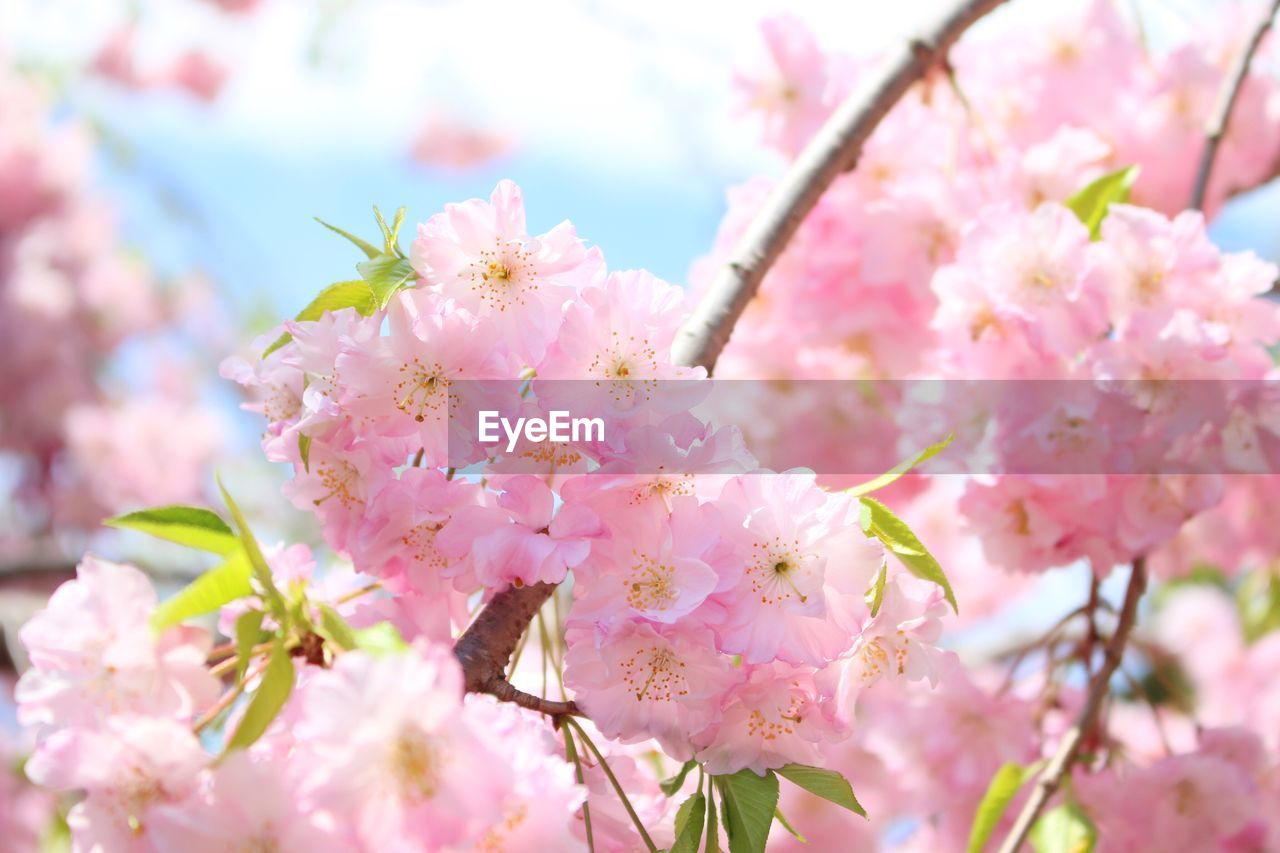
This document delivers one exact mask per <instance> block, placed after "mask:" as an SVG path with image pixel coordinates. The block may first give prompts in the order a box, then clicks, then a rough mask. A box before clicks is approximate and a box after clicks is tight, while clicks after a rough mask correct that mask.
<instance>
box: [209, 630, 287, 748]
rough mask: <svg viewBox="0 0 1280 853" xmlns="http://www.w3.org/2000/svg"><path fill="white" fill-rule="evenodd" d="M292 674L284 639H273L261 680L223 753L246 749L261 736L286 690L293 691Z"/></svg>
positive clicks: (285, 698) (278, 707)
mask: <svg viewBox="0 0 1280 853" xmlns="http://www.w3.org/2000/svg"><path fill="white" fill-rule="evenodd" d="M293 674H294V673H293V657H292V656H291V655H290V654H289V650H288V649H286V648H285V645H284V641H282V640H277V641H276V644H275V647H274V648H273V649H272V650H271V658H270V660H268V661H267V668H266V670H264V671H263V673H262V680H261V681H259V682H258V689H257V690H255V691H254V692H253V698H252V699H250V700H249V707H247V708H245V711H244V716H243V717H241V718H240V725H238V726H236V730H235V731H234V732H233V733H232V735H231V737H230V738H229V739H228V740H227V745H226V747H225V748H224V750H223V753H224V754H225V753H227V752H231V751H232V750H235V749H247V748H248V747H250V746H252V745H253V744H254V743H255V742H256V741H257V740H258V738H260V737H262V733H263V732H265V731H266V730H267V727H268V726H270V725H271V721H272V720H274V719H275V718H276V716H277V715H278V714H279V713H280V709H281V708H283V707H284V703H285V702H287V701H289V694H291V693H292V692H293Z"/></svg>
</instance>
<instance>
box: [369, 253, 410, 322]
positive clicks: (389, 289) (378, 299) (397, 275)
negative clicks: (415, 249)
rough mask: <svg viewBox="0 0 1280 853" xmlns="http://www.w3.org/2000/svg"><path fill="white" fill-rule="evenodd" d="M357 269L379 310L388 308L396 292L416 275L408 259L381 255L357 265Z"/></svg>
mask: <svg viewBox="0 0 1280 853" xmlns="http://www.w3.org/2000/svg"><path fill="white" fill-rule="evenodd" d="M356 269H357V270H358V271H359V272H360V275H362V276H364V280H365V282H367V283H368V286H369V289H370V290H371V291H373V299H374V305H376V306H377V307H378V308H379V309H381V308H386V307H387V303H388V302H390V301H391V297H393V296H395V295H396V291H397V290H399V289H400V288H401V287H403V286H404V285H405V283H406V282H408V281H409V279H411V278H414V277H415V275H416V273H415V272H414V271H413V265H412V264H410V263H409V261H408V260H407V259H406V258H401V257H397V256H395V255H379V256H378V257H376V258H370V259H369V260H367V261H361V262H360V263H358V264H356Z"/></svg>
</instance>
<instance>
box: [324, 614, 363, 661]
mask: <svg viewBox="0 0 1280 853" xmlns="http://www.w3.org/2000/svg"><path fill="white" fill-rule="evenodd" d="M318 607H319V610H320V624H319V625H317V626H316V632H317V633H319V634H320V636H321V637H324V639H325V640H326V641H327V642H328V643H330V644H331V645H334V646H337V647H338V648H339V649H341V650H342V651H344V652H349V651H351V650H352V649H354V648H356V647H357V646H358V645H359V641H358V640H357V639H356V634H355V631H353V630H352V629H351V626H350V625H348V624H347V620H345V619H343V618H342V617H341V616H339V615H338V611H336V610H334V609H333V608H332V607H330V606H329V605H327V604H321V605H318Z"/></svg>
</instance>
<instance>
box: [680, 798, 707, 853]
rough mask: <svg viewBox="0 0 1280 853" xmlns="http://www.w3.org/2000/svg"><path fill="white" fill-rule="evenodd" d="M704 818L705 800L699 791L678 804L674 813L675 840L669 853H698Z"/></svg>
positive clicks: (705, 815) (705, 813)
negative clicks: (677, 808)
mask: <svg viewBox="0 0 1280 853" xmlns="http://www.w3.org/2000/svg"><path fill="white" fill-rule="evenodd" d="M706 817H707V798H706V797H704V796H703V795H702V792H701V791H698V792H697V793H695V794H694V795H693V796H692V797H690V798H689V799H687V800H685V801H684V802H683V803H681V804H680V808H679V810H678V811H677V812H676V840H675V843H674V844H672V845H671V853H698V842H700V841H701V840H702V829H703V826H702V824H703V822H704V821H705V820H706Z"/></svg>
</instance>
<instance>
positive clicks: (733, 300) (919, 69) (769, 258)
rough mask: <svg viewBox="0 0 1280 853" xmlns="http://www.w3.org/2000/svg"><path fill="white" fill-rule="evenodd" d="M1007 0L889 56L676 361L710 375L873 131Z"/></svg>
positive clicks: (979, 4) (964, 6) (754, 234)
mask: <svg viewBox="0 0 1280 853" xmlns="http://www.w3.org/2000/svg"><path fill="white" fill-rule="evenodd" d="M1003 2H1005V0H958V2H954V3H952V5H951V8H950V9H949V10H947V11H946V12H945V13H944V14H943V15H942V16H941V17H940V18H939V19H938V20H937V21H936V22H934V23H933V24H932V25H931V26H929V27H926V28H925V29H924V30H922V31H921V32H920V33H919V34H918V35H917V36H916V37H915V38H912V39H909V40H908V41H906V42H905V43H903V45H902V46H901V47H900V48H899V49H898V50H897V51H896V52H894V53H892V54H890V55H889V56H887V57H886V58H885V60H884V62H883V64H882V65H881V66H880V68H879V70H878V71H877V72H876V73H874V74H872V75H871V76H870V78H869V79H868V80H867V81H866V82H865V83H864V84H863V85H862V86H861V87H860V88H859V89H858V90H857V91H855V92H854V93H853V94H852V95H850V96H849V97H848V98H847V99H845V101H844V102H843V103H841V104H840V106H839V107H837V108H836V111H835V112H834V113H832V114H831V117H830V118H828V119H827V122H826V124H824V125H823V126H822V128H821V129H820V130H819V131H818V132H817V134H815V135H814V137H813V139H812V140H810V141H809V144H808V145H807V146H805V149H804V150H803V151H802V152H800V156H798V157H797V158H796V159H795V162H793V163H792V164H791V167H790V168H789V169H788V170H787V173H786V174H785V175H784V176H783V177H782V180H781V181H780V182H779V183H778V185H777V186H776V187H774V189H773V193H772V194H771V195H770V196H769V199H768V201H767V202H765V205H764V207H763V208H762V209H761V210H760V212H759V213H757V214H756V216H755V218H754V219H753V220H752V221H751V224H750V225H748V226H747V230H746V232H745V233H744V234H743V235H742V238H741V239H740V240H739V241H738V245H737V246H736V247H735V248H734V250H733V253H732V254H731V255H730V256H729V259H728V261H727V262H726V263H725V265H724V267H723V268H722V269H721V270H720V272H719V273H718V274H717V275H716V278H715V280H714V281H712V283H711V287H710V289H709V290H708V291H707V294H706V296H705V297H703V299H702V301H701V302H700V303H699V304H698V306H697V307H696V308H695V309H694V311H693V314H692V316H690V318H689V320H688V322H686V323H685V325H684V328H682V329H681V330H680V334H679V335H677V337H676V341H675V345H674V348H673V354H674V357H675V361H676V362H677V363H679V364H685V365H702V366H703V367H705V368H707V370H708V372H710V371H711V370H712V369H713V368H714V367H715V363H716V359H718V358H719V357H720V351H721V350H723V349H724V346H725V344H726V343H728V341H729V334H730V332H732V330H733V326H734V324H735V323H736V322H737V321H738V318H739V317H740V316H741V315H742V312H743V310H745V309H746V307H747V303H748V302H750V301H751V299H752V297H754V296H755V295H756V291H757V290H759V289H760V282H761V281H762V280H763V279H764V276H765V273H767V272H768V271H769V268H770V267H771V266H773V263H774V261H776V260H777V259H778V256H779V255H781V254H782V251H783V249H785V248H786V246H787V243H788V242H790V240H791V238H792V237H793V236H794V235H795V233H796V230H797V229H798V228H799V227H800V224H801V223H802V222H803V221H804V219H805V217H806V216H808V215H809V212H810V211H811V210H813V208H814V206H815V205H816V204H817V203H818V199H819V198H821V197H822V194H823V193H824V192H826V190H827V188H828V187H829V186H831V184H832V182H833V181H834V180H835V179H836V178H837V177H838V176H839V175H840V174H841V173H842V172H847V171H849V170H851V169H852V168H853V167H854V166H855V165H857V162H858V157H859V155H861V153H862V147H863V145H864V144H865V143H866V141H867V139H868V137H870V136H871V133H872V131H874V130H875V129H876V127H877V126H878V125H879V124H880V122H881V120H882V119H883V118H884V117H885V115H886V114H888V112H889V110H890V109H891V108H892V107H893V105H894V104H896V103H897V102H898V101H899V100H901V99H902V96H903V95H905V94H906V93H907V91H908V90H909V89H910V88H911V87H912V86H913V85H914V84H915V83H916V82H918V81H920V80H921V79H923V78H924V77H925V75H926V74H928V72H929V71H930V70H931V69H932V68H934V67H936V66H937V64H938V63H939V61H940V60H942V59H944V58H945V56H946V53H947V51H948V50H949V49H950V48H951V45H953V44H954V43H955V41H956V39H958V38H959V37H960V35H961V34H962V33H963V32H964V31H965V30H967V29H968V28H969V27H970V26H972V25H973V23H974V22H976V21H977V20H978V19H979V18H981V17H982V16H983V15H985V14H987V13H988V12H990V11H991V10H993V9H995V8H996V7H997V6H999V5H1001V4H1002V3H1003Z"/></svg>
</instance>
